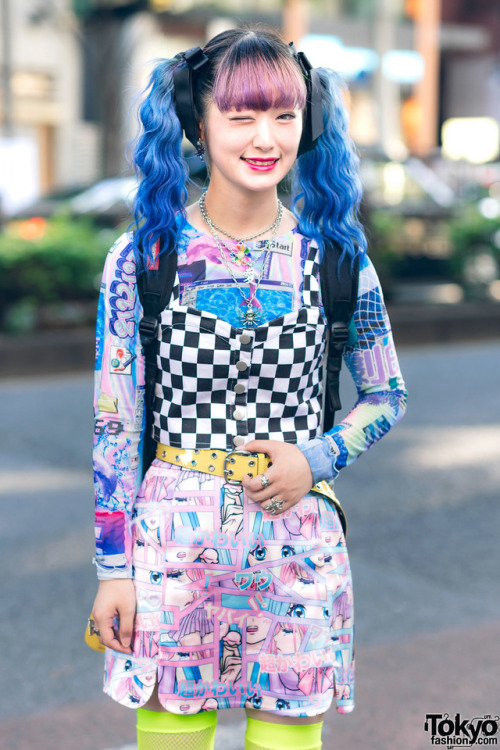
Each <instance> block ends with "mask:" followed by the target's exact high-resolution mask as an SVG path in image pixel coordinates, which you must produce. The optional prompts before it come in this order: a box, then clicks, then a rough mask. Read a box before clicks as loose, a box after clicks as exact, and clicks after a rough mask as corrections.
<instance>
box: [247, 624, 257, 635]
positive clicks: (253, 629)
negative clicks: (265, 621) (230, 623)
mask: <svg viewBox="0 0 500 750" xmlns="http://www.w3.org/2000/svg"><path fill="white" fill-rule="evenodd" d="M258 629H259V628H258V627H257V626H256V625H250V627H248V628H247V633H256V632H257V631H258Z"/></svg>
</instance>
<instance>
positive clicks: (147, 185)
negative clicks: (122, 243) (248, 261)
mask: <svg viewBox="0 0 500 750" xmlns="http://www.w3.org/2000/svg"><path fill="white" fill-rule="evenodd" d="M178 64H179V60H162V61H161V62H160V63H159V64H157V65H156V67H155V68H154V70H153V72H152V73H151V75H150V78H149V83H148V86H147V88H146V91H147V92H148V93H147V96H146V98H145V100H144V102H143V104H142V106H141V108H140V111H139V117H140V121H141V124H142V134H141V135H140V137H139V139H138V141H137V145H136V148H135V151H134V163H135V168H136V174H137V177H138V179H139V188H138V190H137V194H136V198H135V205H134V218H135V225H133V228H134V235H133V236H134V250H135V257H136V263H137V270H138V272H142V271H144V270H146V269H147V268H148V267H150V265H151V262H152V246H153V244H154V242H156V240H157V239H159V238H160V237H164V238H165V240H166V246H167V247H168V246H169V245H172V246H175V240H176V235H177V224H176V222H175V215H176V213H177V212H178V211H182V209H183V208H184V206H185V204H186V201H187V190H186V182H187V179H188V168H187V165H186V161H185V159H184V157H183V154H182V148H181V143H182V129H181V125H180V122H179V119H178V117H177V115H176V112H175V109H174V101H173V81H172V70H173V68H174V67H175V66H176V65H178Z"/></svg>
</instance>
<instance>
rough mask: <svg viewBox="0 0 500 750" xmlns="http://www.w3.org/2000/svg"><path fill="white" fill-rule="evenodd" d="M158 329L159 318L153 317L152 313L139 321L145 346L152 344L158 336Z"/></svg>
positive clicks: (140, 332)
mask: <svg viewBox="0 0 500 750" xmlns="http://www.w3.org/2000/svg"><path fill="white" fill-rule="evenodd" d="M157 330H158V318H153V317H152V316H151V315H145V316H144V317H143V318H142V319H141V321H140V323H139V335H140V337H141V344H142V345H143V346H149V344H152V343H153V341H154V340H155V338H156V332H157Z"/></svg>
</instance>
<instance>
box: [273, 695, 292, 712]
mask: <svg viewBox="0 0 500 750" xmlns="http://www.w3.org/2000/svg"><path fill="white" fill-rule="evenodd" d="M276 708H277V709H278V711H284V710H285V709H287V708H290V703H289V702H288V701H285V700H283V698H278V700H277V701H276Z"/></svg>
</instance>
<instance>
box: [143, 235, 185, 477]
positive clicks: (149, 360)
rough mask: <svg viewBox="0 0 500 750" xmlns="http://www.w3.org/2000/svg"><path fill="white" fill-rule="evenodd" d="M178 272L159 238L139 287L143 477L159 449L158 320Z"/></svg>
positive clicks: (173, 256) (173, 252) (174, 258)
mask: <svg viewBox="0 0 500 750" xmlns="http://www.w3.org/2000/svg"><path fill="white" fill-rule="evenodd" d="M176 273H177V252H176V250H175V248H174V247H170V248H165V249H164V248H163V242H162V241H161V240H160V248H159V256H158V268H157V269H155V270H149V271H144V272H143V273H141V274H139V276H138V278H137V289H138V292H139V298H140V300H141V304H142V308H143V311H144V315H143V317H142V318H141V321H140V323H139V334H140V337H141V344H142V346H143V348H144V355H145V360H146V362H145V364H146V372H145V383H146V393H145V399H144V406H145V409H146V425H145V432H144V438H143V440H144V450H143V462H142V468H143V476H144V474H145V473H146V471H147V469H148V468H149V466H150V465H151V463H152V461H153V459H154V457H155V452H156V443H155V441H154V440H153V406H154V398H155V383H156V366H157V365H156V356H157V352H158V338H157V332H158V319H159V315H160V313H161V311H162V310H164V309H165V307H166V306H167V305H168V303H169V300H170V297H171V296H172V290H173V288H174V283H175V276H176Z"/></svg>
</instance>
